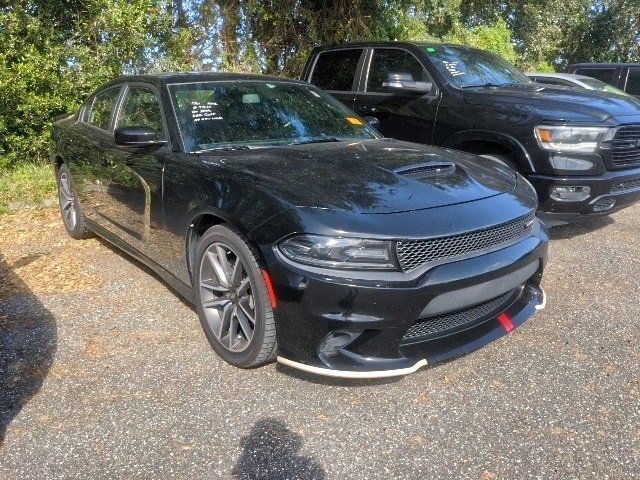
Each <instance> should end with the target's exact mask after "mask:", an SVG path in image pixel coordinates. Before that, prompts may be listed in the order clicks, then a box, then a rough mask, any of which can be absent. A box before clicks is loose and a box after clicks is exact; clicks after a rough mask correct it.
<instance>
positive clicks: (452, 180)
mask: <svg viewBox="0 0 640 480" xmlns="http://www.w3.org/2000/svg"><path fill="white" fill-rule="evenodd" d="M202 160H203V161H204V162H205V163H210V164H213V165H217V166H223V167H224V169H225V170H226V171H227V174H228V175H231V177H233V178H235V179H237V180H238V181H251V182H252V183H254V184H255V186H256V188H259V189H260V190H262V191H263V192H266V193H267V194H270V195H275V196H277V197H278V198H279V199H281V200H283V201H285V202H286V203H288V204H289V205H290V206H298V207H315V208H323V209H332V210H346V211H349V212H352V213H365V214H366V213H393V212H407V211H412V210H419V209H425V208H434V207H443V206H446V205H453V204H459V203H463V202H471V201H474V200H479V199H483V198H487V197H491V196H495V195H499V194H501V193H504V192H509V191H513V189H514V188H515V184H516V176H515V173H514V172H513V171H511V170H509V169H508V168H506V167H503V166H501V165H500V164H498V163H496V162H494V161H493V160H489V159H485V158H482V157H477V156H475V155H469V154H465V153H462V152H456V151H452V150H445V149H441V148H436V147H429V146H424V145H417V144H412V143H406V142H398V141H392V140H366V141H357V142H332V143H315V144H306V145H289V146H282V147H268V148H257V149H253V150H243V151H240V152H237V151H236V152H225V153H222V152H217V153H215V154H214V153H212V154H210V155H207V156H204V157H203V159H202ZM413 167H416V168H413ZM247 177H251V178H250V179H249V178H247Z"/></svg>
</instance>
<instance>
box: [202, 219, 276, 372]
mask: <svg viewBox="0 0 640 480" xmlns="http://www.w3.org/2000/svg"><path fill="white" fill-rule="evenodd" d="M194 266H195V268H194V272H193V280H194V282H193V283H194V285H193V287H194V293H195V297H196V307H197V309H198V315H199V316H200V322H201V324H202V328H203V329H204V331H205V334H206V335H207V338H208V339H209V342H210V343H211V346H212V347H213V348H214V350H215V351H216V352H217V353H218V355H220V356H221V357H222V358H223V359H224V360H225V361H227V362H228V363H231V364H232V365H236V366H238V367H243V368H248V367H255V366H258V365H261V364H263V363H267V362H269V361H271V360H273V359H274V358H275V354H276V349H277V345H276V336H275V322H274V319H273V310H272V308H271V301H270V299H269V296H268V293H267V288H266V285H265V283H264V279H263V277H262V273H261V271H260V267H259V265H258V262H257V255H256V254H255V252H254V250H253V249H252V248H251V246H250V244H249V242H248V240H247V239H245V238H244V236H242V234H241V233H240V232H238V231H237V230H235V229H233V228H231V227H227V226H225V225H216V226H214V227H211V228H210V229H209V230H207V232H205V234H204V235H203V236H202V238H201V239H200V241H199V242H198V248H197V258H196V262H195V265H194Z"/></svg>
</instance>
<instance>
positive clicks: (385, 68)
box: [367, 48, 433, 92]
mask: <svg viewBox="0 0 640 480" xmlns="http://www.w3.org/2000/svg"><path fill="white" fill-rule="evenodd" d="M390 73H405V74H406V73H408V74H410V75H411V77H412V78H413V80H414V81H416V82H431V84H432V85H433V81H432V80H431V77H430V76H429V74H428V73H427V71H426V70H425V68H424V67H423V66H422V64H421V63H420V62H419V61H418V59H417V58H416V57H414V56H413V55H412V54H411V53H409V52H408V51H406V50H402V49H400V48H376V49H375V50H374V51H373V57H372V59H371V66H370V67H369V76H368V78H367V92H384V91H385V88H384V87H383V85H382V84H383V83H385V82H388V81H389V80H388V79H389V74H390Z"/></svg>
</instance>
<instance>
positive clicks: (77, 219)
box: [57, 164, 92, 240]
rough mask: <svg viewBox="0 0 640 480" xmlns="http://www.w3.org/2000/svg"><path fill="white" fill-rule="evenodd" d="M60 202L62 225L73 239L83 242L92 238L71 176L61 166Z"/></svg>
mask: <svg viewBox="0 0 640 480" xmlns="http://www.w3.org/2000/svg"><path fill="white" fill-rule="evenodd" d="M57 180H58V200H59V204H60V214H61V215H62V223H64V228H65V230H66V231H67V233H68V234H69V236H70V237H71V238H75V239H76V240H82V239H84V238H89V237H91V236H92V233H91V230H89V227H87V224H86V222H85V219H84V214H83V213H82V209H81V208H80V204H79V203H78V199H77V197H76V193H75V189H74V187H73V182H72V181H71V175H70V174H69V169H68V168H67V166H66V165H64V164H62V165H60V168H59V169H58V178H57Z"/></svg>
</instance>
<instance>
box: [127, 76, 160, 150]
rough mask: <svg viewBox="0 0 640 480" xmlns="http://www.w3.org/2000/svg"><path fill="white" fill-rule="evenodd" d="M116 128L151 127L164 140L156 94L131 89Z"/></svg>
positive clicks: (139, 88)
mask: <svg viewBox="0 0 640 480" xmlns="http://www.w3.org/2000/svg"><path fill="white" fill-rule="evenodd" d="M116 127H149V128H152V129H154V130H155V131H156V132H157V134H158V138H159V139H164V138H165V134H164V123H163V121H162V113H161V111H160V103H159V102H158V97H157V96H156V94H155V93H154V92H153V91H151V90H149V89H147V88H144V87H137V86H134V87H130V88H129V90H128V91H127V94H126V97H125V100H124V103H123V104H122V108H121V109H120V115H119V116H118V121H117V124H116Z"/></svg>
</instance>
